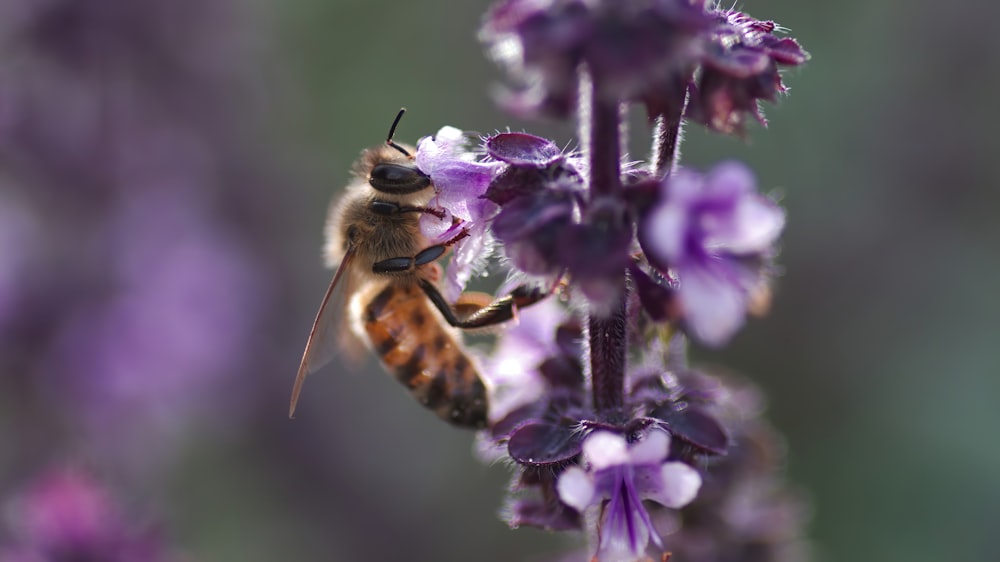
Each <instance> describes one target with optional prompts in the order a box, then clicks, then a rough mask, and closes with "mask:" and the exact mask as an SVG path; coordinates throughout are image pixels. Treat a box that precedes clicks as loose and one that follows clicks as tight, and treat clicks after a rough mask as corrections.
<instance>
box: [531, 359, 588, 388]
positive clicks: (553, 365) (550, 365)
mask: <svg viewBox="0 0 1000 562" xmlns="http://www.w3.org/2000/svg"><path fill="white" fill-rule="evenodd" d="M538 372H539V373H541V374H542V376H543V377H545V381H546V382H548V383H549V386H550V387H552V388H554V389H563V390H569V391H578V392H581V393H582V392H583V382H584V381H583V370H582V369H581V367H580V362H579V361H578V360H577V359H575V358H573V357H567V356H562V355H559V356H556V357H549V358H548V359H546V360H545V361H543V362H542V364H541V365H539V366H538Z"/></svg>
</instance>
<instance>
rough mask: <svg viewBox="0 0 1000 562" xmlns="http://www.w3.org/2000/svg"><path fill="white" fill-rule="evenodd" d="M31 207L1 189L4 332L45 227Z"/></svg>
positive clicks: (0, 266)
mask: <svg viewBox="0 0 1000 562" xmlns="http://www.w3.org/2000/svg"><path fill="white" fill-rule="evenodd" d="M37 222H38V220H37V218H36V217H35V216H34V214H33V213H31V211H30V210H29V209H28V208H26V207H24V206H23V205H21V204H20V202H19V201H17V200H16V199H14V198H13V197H10V196H7V195H5V194H4V193H3V192H2V191H0V333H2V331H3V329H4V327H5V326H6V325H7V324H8V323H9V322H11V321H12V320H13V318H14V316H15V314H17V312H18V308H19V305H20V301H21V300H22V298H23V294H24V291H25V288H26V285H27V284H28V279H27V276H28V272H29V269H30V265H31V261H32V259H33V256H34V254H35V253H36V252H37V251H38V248H37V245H38V242H37V241H38V238H39V236H40V234H41V227H40V225H39V224H38V223H37Z"/></svg>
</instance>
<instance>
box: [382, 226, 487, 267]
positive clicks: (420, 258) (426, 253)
mask: <svg viewBox="0 0 1000 562" xmlns="http://www.w3.org/2000/svg"><path fill="white" fill-rule="evenodd" d="M468 235H469V231H468V230H465V229H464V228H463V229H462V231H461V232H459V233H458V234H457V235H456V236H455V237H454V238H452V239H451V240H448V241H446V242H445V243H443V244H436V245H434V246H431V247H429V248H424V249H423V250H420V251H419V252H417V255H415V256H413V257H412V258H389V259H387V260H382V261H379V262H375V264H374V265H372V272H373V273H405V272H408V271H412V270H413V269H414V268H416V267H418V266H421V265H427V264H429V263H432V262H434V261H435V260H437V259H438V258H440V257H441V256H443V255H444V253H445V252H446V251H447V250H448V246H451V245H452V244H454V243H455V242H458V241H459V240H461V239H462V238H465V237H466V236H468Z"/></svg>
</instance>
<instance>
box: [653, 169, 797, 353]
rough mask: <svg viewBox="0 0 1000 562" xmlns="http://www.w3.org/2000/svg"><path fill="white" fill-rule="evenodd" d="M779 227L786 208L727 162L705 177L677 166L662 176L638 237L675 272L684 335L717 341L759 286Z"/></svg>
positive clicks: (664, 266) (660, 262) (724, 338)
mask: <svg viewBox="0 0 1000 562" xmlns="http://www.w3.org/2000/svg"><path fill="white" fill-rule="evenodd" d="M784 224H785V214H784V212H783V211H782V210H781V208H780V207H778V206H777V205H776V204H775V203H774V201H772V200H770V199H768V198H767V197H764V196H762V195H759V194H758V193H757V190H756V185H755V181H754V177H753V174H752V173H751V172H750V170H749V169H747V168H746V167H745V166H743V165H742V164H737V163H728V164H721V165H719V166H717V167H716V168H714V169H713V170H712V171H711V172H709V173H708V174H707V175H701V174H699V173H697V172H693V171H689V170H681V171H678V172H677V173H675V174H673V175H672V176H670V177H668V178H667V179H666V180H665V181H664V182H663V184H662V191H661V200H660V202H659V204H658V205H657V206H655V207H654V208H653V210H652V211H651V212H650V213H649V215H648V216H646V217H645V218H644V220H643V222H642V224H640V240H641V242H642V247H643V249H644V250H645V251H646V253H647V256H648V257H649V259H650V261H651V262H652V263H654V264H655V265H657V266H659V267H660V269H661V270H662V271H667V268H669V269H670V270H671V271H673V272H675V273H676V275H677V278H678V279H679V282H680V285H679V287H678V289H677V293H678V296H679V299H680V304H681V307H682V308H683V312H682V313H683V315H684V320H685V324H686V327H687V329H688V330H689V331H690V333H691V334H692V335H693V336H694V337H695V338H697V339H698V340H700V341H701V342H703V343H706V344H709V345H721V344H723V343H725V342H726V341H727V340H728V339H729V338H730V337H731V336H732V335H733V333H735V332H736V330H737V329H738V328H739V327H740V326H741V325H742V323H743V319H744V316H745V315H746V311H747V307H748V304H749V302H750V300H751V298H752V296H753V294H754V292H755V291H759V290H760V289H761V287H762V286H764V285H765V283H766V278H767V276H766V273H767V268H766V267H765V263H766V260H768V259H769V258H770V257H772V256H773V254H774V245H775V243H776V242H777V239H778V236H779V235H780V234H781V230H782V228H783V227H784Z"/></svg>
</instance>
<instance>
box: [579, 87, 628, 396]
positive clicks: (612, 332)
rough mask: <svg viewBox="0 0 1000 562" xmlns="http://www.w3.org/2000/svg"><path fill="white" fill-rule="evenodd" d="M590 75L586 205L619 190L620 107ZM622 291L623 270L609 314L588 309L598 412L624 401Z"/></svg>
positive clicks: (592, 368) (612, 196) (620, 185)
mask: <svg viewBox="0 0 1000 562" xmlns="http://www.w3.org/2000/svg"><path fill="white" fill-rule="evenodd" d="M590 78H591V80H590V84H589V91H588V92H586V94H588V95H587V97H586V99H588V101H589V102H590V103H589V106H590V107H589V109H590V111H589V112H586V113H585V112H581V115H585V116H586V117H584V118H585V119H586V118H589V123H588V124H589V127H587V128H586V129H585V130H587V132H588V133H589V137H588V140H589V142H588V143H587V146H588V153H587V156H588V158H589V160H590V203H591V205H592V206H594V207H596V206H597V205H598V204H599V203H598V201H600V200H602V199H614V198H616V197H618V196H620V192H621V189H622V183H621V135H620V131H621V122H622V111H621V110H620V105H621V104H620V103H619V102H618V101H617V100H609V99H607V98H605V97H603V96H602V95H601V93H600V90H599V86H600V80H601V77H600V76H591V77H590ZM581 97H582V96H581ZM581 125H584V124H581ZM626 290H627V289H626V283H625V271H624V270H623V271H622V278H621V287H620V291H618V295H617V296H616V297H615V298H616V299H618V300H617V302H615V303H614V304H613V305H612V306H611V307H609V308H606V309H605V310H606V311H608V312H609V313H608V314H607V315H604V314H601V315H597V314H595V313H594V312H593V311H591V313H590V317H589V318H588V320H587V322H588V328H589V330H588V332H589V336H588V337H589V339H590V373H591V383H592V391H593V397H594V408H595V409H596V410H597V411H598V412H599V413H605V414H610V413H613V412H617V411H619V410H621V409H622V407H623V406H624V404H625V345H626V323H625V302H626Z"/></svg>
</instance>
